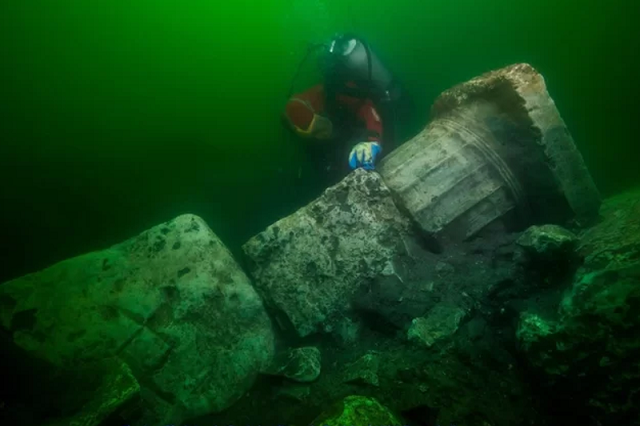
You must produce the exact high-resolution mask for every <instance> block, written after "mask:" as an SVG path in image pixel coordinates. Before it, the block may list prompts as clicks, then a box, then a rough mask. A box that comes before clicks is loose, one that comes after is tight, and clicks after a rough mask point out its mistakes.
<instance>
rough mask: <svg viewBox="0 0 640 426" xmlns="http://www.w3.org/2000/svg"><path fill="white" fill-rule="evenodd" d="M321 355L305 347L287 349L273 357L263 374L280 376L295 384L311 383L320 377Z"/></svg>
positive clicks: (315, 349) (310, 347) (313, 348)
mask: <svg viewBox="0 0 640 426" xmlns="http://www.w3.org/2000/svg"><path fill="white" fill-rule="evenodd" d="M321 365H322V354H321V353H320V350H318V348H316V347H313V346H305V347H302V348H294V349H289V350H288V351H286V352H283V353H282V354H280V355H278V356H276V357H275V359H274V362H273V365H272V366H270V367H269V368H268V369H267V370H266V371H265V373H267V374H272V375H282V376H284V377H286V378H288V379H291V380H295V381H296V382H302V383H307V382H313V381H314V380H316V379H317V378H318V376H319V375H320V369H321Z"/></svg>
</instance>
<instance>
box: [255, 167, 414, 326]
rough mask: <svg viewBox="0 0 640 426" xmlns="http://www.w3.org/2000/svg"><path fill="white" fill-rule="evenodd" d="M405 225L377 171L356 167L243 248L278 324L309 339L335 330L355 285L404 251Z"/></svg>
mask: <svg viewBox="0 0 640 426" xmlns="http://www.w3.org/2000/svg"><path fill="white" fill-rule="evenodd" d="M409 227H410V226H409V223H408V220H407V219H406V218H405V217H404V216H403V215H402V214H401V213H400V212H399V211H398V210H397V208H396V206H395V204H394V203H393V201H392V198H391V193H390V191H389V190H388V189H387V187H386V186H385V185H384V184H383V183H382V180H381V179H380V176H379V175H378V174H377V173H375V172H367V171H365V170H360V169H359V170H356V171H354V172H353V173H351V174H350V175H349V176H347V177H346V178H345V179H344V180H343V181H342V182H340V183H339V184H337V185H335V186H333V187H331V188H329V189H327V190H326V191H325V193H324V194H323V195H322V196H321V197H320V198H319V199H317V200H316V201H314V202H312V203H311V204H309V205H307V206H306V207H304V208H302V209H300V210H299V211H298V212H296V213H294V214H293V215H291V216H289V217H286V218H284V219H282V220H280V221H278V222H277V223H275V224H273V225H271V226H270V227H269V228H267V229H266V230H265V231H264V232H262V233H260V234H258V235H257V236H255V237H253V238H252V239H251V240H249V241H248V242H247V243H246V244H245V245H244V246H243V249H244V252H245V253H246V254H247V256H248V258H249V260H250V264H251V265H250V267H251V272H252V274H253V277H254V281H255V285H256V287H257V288H258V289H259V291H260V292H261V293H262V295H263V297H264V299H265V300H266V301H267V302H268V303H269V304H270V305H271V306H273V307H274V308H275V309H276V311H277V312H280V313H283V314H284V315H283V316H280V322H281V325H283V326H285V325H286V324H287V323H290V324H291V325H292V326H293V328H295V330H296V331H297V333H298V334H299V335H300V336H306V335H309V334H311V333H314V332H317V331H320V330H324V331H331V330H332V329H333V327H334V326H335V325H336V323H337V321H338V320H340V319H341V317H342V316H343V313H344V312H346V311H348V310H349V308H350V304H351V300H352V298H353V296H354V294H356V292H357V291H358V289H359V288H360V287H361V286H363V285H365V284H366V283H367V282H368V280H370V279H372V278H374V277H375V276H377V275H378V274H380V273H381V272H382V271H383V270H384V269H385V267H387V266H388V265H389V263H390V262H391V261H392V260H393V258H394V256H397V255H398V254H399V253H401V252H404V250H405V248H404V246H403V239H402V238H403V235H406V234H407V232H408V229H409Z"/></svg>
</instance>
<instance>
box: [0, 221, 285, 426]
mask: <svg viewBox="0 0 640 426" xmlns="http://www.w3.org/2000/svg"><path fill="white" fill-rule="evenodd" d="M0 303H1V304H2V310H1V311H0V323H1V326H2V328H3V329H4V331H5V332H7V333H11V335H12V338H13V342H14V343H15V344H16V345H17V346H19V347H20V348H22V349H24V350H25V351H27V352H28V353H29V354H30V355H33V356H35V357H38V358H41V359H44V360H46V361H48V362H50V363H51V364H52V365H53V366H59V367H60V368H68V367H70V366H73V365H76V364H78V363H81V362H99V361H100V360H102V359H105V358H109V357H112V356H114V355H116V354H117V355H118V356H119V357H121V358H122V359H123V360H124V361H125V362H126V363H127V364H128V365H129V366H130V368H131V371H132V372H133V374H134V376H135V377H136V379H137V380H138V381H139V383H141V387H142V391H143V393H144V394H145V395H148V397H145V401H147V406H146V407H145V408H146V409H147V410H149V411H150V412H152V413H155V414H153V415H152V416H151V417H150V418H152V419H155V423H158V424H160V423H171V422H176V423H179V422H180V421H181V420H182V419H184V418H188V417H193V416H198V415H203V414H206V413H209V412H212V411H220V410H223V409H225V408H227V407H229V406H230V405H231V404H232V403H233V402H234V401H236V400H237V399H238V398H239V397H240V396H241V395H243V393H244V392H246V390H247V389H249V388H250V387H251V386H252V384H253V381H254V378H255V377H256V376H257V374H258V371H260V370H261V369H262V368H264V366H265V365H267V364H268V363H269V362H271V357H272V356H273V351H274V349H273V345H274V344H273V333H272V330H271V322H270V320H269V317H268V316H267V313H266V311H265V309H264V306H263V305H262V301H261V299H260V297H259V296H258V294H257V293H256V292H255V290H254V289H253V287H252V286H251V283H250V282H249V279H248V278H247V276H246V275H245V274H244V272H243V271H242V270H241V269H240V268H239V267H238V265H237V264H236V262H235V261H234V259H233V257H232V256H231V254H230V252H229V251H228V250H227V248H226V247H224V245H223V244H222V242H221V241H220V239H219V238H218V237H217V236H216V235H215V234H214V233H213V232H212V231H211V230H210V229H209V227H208V226H207V225H206V224H205V223H204V221H202V219H200V218H198V217H196V216H192V215H184V216H180V217H178V218H176V219H174V220H171V221H169V222H167V223H164V224H162V225H159V226H156V227H153V228H151V229H149V230H148V231H145V232H143V233H142V234H140V235H138V236H137V237H134V238H132V239H130V240H127V241H125V242H123V243H121V244H117V245H115V246H113V247H111V248H109V249H106V250H102V251H98V252H93V253H89V254H85V255H82V256H78V257H76V258H72V259H68V260H65V261H63V262H60V263H58V264H55V265H53V266H51V267H49V268H47V269H45V270H43V271H40V272H37V273H33V274H30V275H27V276H24V277H22V278H18V279H16V280H13V281H10V282H7V283H5V284H3V285H2V286H0ZM154 416H155V417H154Z"/></svg>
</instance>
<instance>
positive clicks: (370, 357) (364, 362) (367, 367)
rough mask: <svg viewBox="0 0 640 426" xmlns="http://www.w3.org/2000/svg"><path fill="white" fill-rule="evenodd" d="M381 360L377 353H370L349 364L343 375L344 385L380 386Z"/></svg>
mask: <svg viewBox="0 0 640 426" xmlns="http://www.w3.org/2000/svg"><path fill="white" fill-rule="evenodd" d="M379 365H380V358H379V356H378V355H377V354H375V353H368V354H366V355H363V356H362V357H360V358H358V359H357V360H356V361H355V362H354V363H352V364H349V365H348V366H347V367H346V368H345V371H344V373H343V380H342V381H343V382H344V383H359V384H365V385H371V386H380V381H379V379H378V367H379Z"/></svg>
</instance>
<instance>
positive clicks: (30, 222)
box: [0, 0, 640, 279]
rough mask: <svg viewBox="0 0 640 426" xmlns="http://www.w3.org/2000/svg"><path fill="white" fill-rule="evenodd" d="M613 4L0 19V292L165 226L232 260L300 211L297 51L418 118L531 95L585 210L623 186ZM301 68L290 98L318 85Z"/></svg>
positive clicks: (628, 104) (336, 6) (627, 77)
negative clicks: (538, 99)
mask: <svg viewBox="0 0 640 426" xmlns="http://www.w3.org/2000/svg"><path fill="white" fill-rule="evenodd" d="M636 8H637V5H636V4H635V2H633V1H622V0H613V1H608V2H595V1H590V2H578V1H568V0H559V1H558V0H556V1H551V0H544V1H530V0H527V1H505V0H486V1H483V2H480V1H477V0H457V1H439V2H432V1H428V0H397V1H362V0H350V1H345V0H310V1H293V0H276V1H259V0H254V1H247V0H234V1H233V2H227V3H224V4H221V3H220V2H215V1H193V0H192V1H166V0H156V1H150V0H131V1H126V2H125V1H121V0H109V1H104V0H96V1H78V0H58V1H35V0H34V1H20V2H18V1H13V2H9V1H5V2H2V5H1V6H0V58H1V61H2V62H1V67H0V102H1V105H2V114H1V115H0V135H1V136H0V138H1V145H0V162H1V166H0V206H1V213H0V214H1V218H0V219H1V222H0V223H1V226H2V229H1V233H0V237H1V242H0V251H1V252H0V255H2V256H3V259H4V261H3V264H4V265H5V266H4V269H3V270H2V273H1V274H0V278H1V279H6V278H8V277H12V276H16V275H19V274H22V273H25V272H27V271H31V270H34V269H37V268H41V267H44V266H47V265H48V264H50V263H52V262H54V261H57V260H60V259H63V258H66V257H69V256H72V255H76V254H80V253H83V252H86V251H88V250H93V249H100V248H103V247H105V246H107V245H109V244H112V243H116V242H119V241H121V240H123V239H126V238H129V237H131V236H132V235H135V234H136V233H138V232H140V231H142V230H144V229H146V228H148V227H150V226H152V225H155V224H157V223H159V222H162V221H165V220H168V219H171V218H173V217H175V216H176V215H178V214H180V213H185V212H191V213H195V214H198V215H200V216H202V217H203V218H204V219H205V220H206V221H207V222H208V223H209V224H210V226H211V227H212V229H213V230H214V231H215V232H216V233H217V234H218V235H220V237H221V238H222V239H223V240H224V241H225V242H226V243H227V244H228V245H229V246H231V248H232V249H234V250H237V247H238V246H239V244H241V243H242V242H243V241H244V240H246V239H247V238H248V237H250V236H251V235H253V234H255V233H257V232H258V231H260V230H261V229H263V228H264V227H265V226H267V225H268V224H270V223H271V222H273V221H274V220H275V219H277V218H279V217H281V216H282V215H285V214H288V213H291V212H292V211H294V210H295V209H296V208H297V207H299V206H301V205H302V204H303V203H305V202H307V201H309V200H310V199H312V198H313V197H314V196H315V195H317V192H316V191H317V188H316V187H315V186H314V184H313V177H312V176H311V177H310V176H309V173H308V169H309V164H308V162H307V159H306V158H305V156H304V151H303V149H302V147H301V146H300V144H299V143H298V141H296V140H294V139H291V138H290V137H288V136H287V134H286V132H285V131H284V129H283V128H282V127H281V125H280V121H279V115H280V112H281V109H282V107H283V106H284V102H285V97H286V93H287V91H288V88H289V85H290V83H291V78H292V76H293V73H294V71H295V68H296V66H297V64H298V62H299V60H300V59H301V57H302V55H303V53H304V50H305V46H306V45H307V43H309V42H318V41H322V40H323V39H326V38H327V37H329V36H331V35H332V34H333V33H334V32H336V31H343V30H353V31H356V32H358V33H359V34H361V35H363V36H364V37H366V38H367V39H368V40H369V41H370V43H371V44H372V45H373V46H374V47H375V48H376V50H377V51H378V52H379V54H380V56H381V57H382V58H383V59H384V60H385V62H386V63H387V64H388V65H389V67H390V68H391V69H392V70H393V71H394V72H395V74H396V75H397V77H398V78H399V79H400V80H401V81H402V82H403V83H404V84H405V86H406V88H407V90H408V91H409V93H411V95H412V96H413V98H414V99H415V100H416V106H417V110H416V111H417V117H418V118H417V120H416V121H413V122H407V123H404V125H405V128H406V129H408V131H411V130H413V129H419V128H420V127H421V126H422V125H424V123H425V122H426V120H427V116H428V108H429V106H430V104H431V102H432V101H433V99H434V98H435V97H436V96H437V95H438V94H439V93H440V92H441V91H442V90H445V89H447V88H448V87H450V86H451V85H453V84H456V83H458V82H462V81H464V80H466V79H468V78H471V77H473V76H475V75H477V74H480V73H483V72H485V71H488V70H490V69H495V68H498V67H501V66H504V65H507V64H510V63H514V62H521V61H523V62H529V63H531V64H532V65H534V66H535V67H537V68H538V69H539V70H540V71H541V72H542V73H543V74H544V75H545V77H546V79H547V82H548V86H549V90H550V92H551V94H552V96H553V97H554V99H555V100H556V102H557V104H558V107H559V109H560V111H561V113H562V114H563V117H564V118H565V120H566V122H567V124H568V126H569V128H570V129H571V131H572V133H573V135H574V137H575V140H576V143H577V144H578V146H579V148H580V150H581V151H582V153H583V155H584V156H585V160H586V162H587V164H588V166H589V167H590V170H591V172H592V174H593V176H594V178H595V180H596V183H597V184H598V185H599V187H600V189H601V190H602V191H603V193H604V194H611V193H613V192H617V191H619V190H622V189H625V188H627V187H630V186H632V185H636V184H638V183H639V182H640V167H639V166H638V159H640V149H639V148H638V138H637V136H636V133H635V128H636V122H637V118H636V115H635V111H636V110H637V107H636V106H635V102H636V99H637V94H638V93H640V88H639V84H638V75H639V73H640V66H639V60H638V51H639V50H640V49H639V48H640V43H639V40H640V37H639V36H638V30H636V29H635V28H634V25H635V22H636V20H635V17H634V13H635V12H634V11H635V9H636ZM313 71H314V70H313V67H312V66H309V67H307V68H305V71H304V72H303V74H302V76H301V78H300V81H299V83H300V85H299V88H303V87H304V86H305V85H306V84H311V83H313V82H314V81H315V79H316V78H317V77H318V76H317V75H316V74H315V73H314V72H313Z"/></svg>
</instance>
